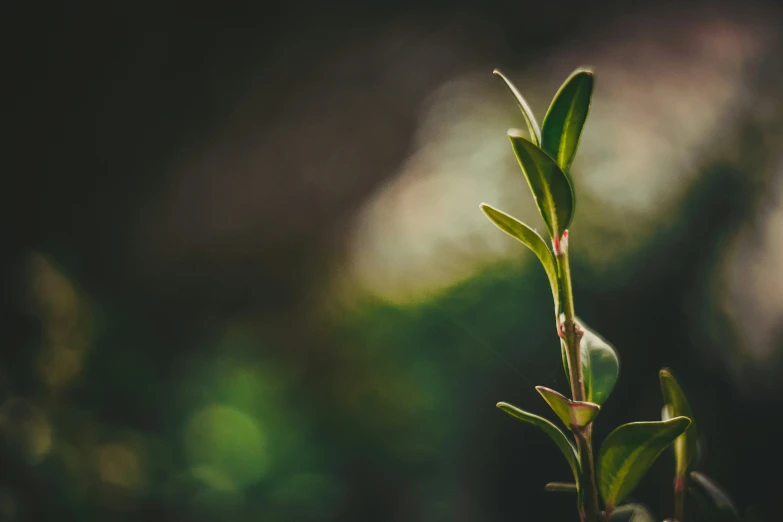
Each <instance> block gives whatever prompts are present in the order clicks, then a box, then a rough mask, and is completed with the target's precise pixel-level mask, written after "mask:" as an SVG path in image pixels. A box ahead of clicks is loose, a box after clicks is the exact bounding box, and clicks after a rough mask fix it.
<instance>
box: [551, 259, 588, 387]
mask: <svg viewBox="0 0 783 522" xmlns="http://www.w3.org/2000/svg"><path fill="white" fill-rule="evenodd" d="M555 262H556V263H557V273H558V277H559V279H560V304H561V309H560V313H561V315H562V317H561V318H560V320H561V324H560V325H558V327H559V328H560V332H561V335H562V336H563V342H564V343H565V345H566V355H567V359H568V376H569V379H570V381H571V398H572V399H573V400H575V401H584V400H585V380H584V373H583V371H582V358H581V353H580V343H579V341H580V337H581V336H580V335H578V334H577V330H576V321H575V313H574V294H573V290H572V289H571V265H570V263H569V260H568V252H567V251H566V252H563V253H559V254H557V255H556V256H555Z"/></svg>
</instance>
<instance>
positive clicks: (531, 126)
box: [492, 69, 541, 145]
mask: <svg viewBox="0 0 783 522" xmlns="http://www.w3.org/2000/svg"><path fill="white" fill-rule="evenodd" d="M492 74H494V75H495V76H499V77H500V79H502V80H503V81H504V82H506V87H508V90H509V91H511V94H513V95H514V98H515V99H516V100H517V104H518V105H519V108H520V109H521V110H522V115H523V116H524V117H525V122H526V123H527V130H528V131H529V132H530V141H532V142H533V143H535V144H536V145H538V144H540V143H541V130H540V129H539V128H538V122H537V121H536V118H535V116H533V111H532V110H531V109H530V105H528V104H527V101H525V98H523V97H522V93H520V92H519V89H517V87H516V85H514V84H513V83H512V82H511V80H509V79H508V78H506V76H505V75H504V74H503V73H502V72H500V69H495V70H494V71H492Z"/></svg>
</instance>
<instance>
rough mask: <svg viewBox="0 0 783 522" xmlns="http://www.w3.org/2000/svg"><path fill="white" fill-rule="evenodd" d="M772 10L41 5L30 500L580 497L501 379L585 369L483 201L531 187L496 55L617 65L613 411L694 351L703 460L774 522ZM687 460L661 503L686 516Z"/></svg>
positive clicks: (488, 517) (10, 278) (599, 302)
mask: <svg viewBox="0 0 783 522" xmlns="http://www.w3.org/2000/svg"><path fill="white" fill-rule="evenodd" d="M752 4H753V5H754V6H755V7H754V8H751V7H748V5H749V4H745V3H743V4H742V5H741V6H739V8H735V7H733V6H731V5H729V4H727V5H726V6H723V5H722V4H721V6H716V5H713V4H708V5H706V7H705V6H702V7H689V8H687V9H686V8H684V7H682V6H681V5H679V4H671V5H669V4H664V3H661V2H642V3H640V4H639V5H636V4H634V5H633V6H631V5H628V4H627V3H626V2H609V3H606V4H601V5H598V4H597V3H592V2H591V3H586V2H572V3H571V4H570V9H561V8H560V6H555V5H554V4H546V3H543V4H542V3H537V4H531V3H524V2H522V3H506V4H503V5H500V6H499V5H496V4H491V3H487V4H484V3H476V2H458V3H457V4H453V3H452V4H449V5H448V6H442V5H440V4H438V3H436V2H426V3H423V4H414V3H405V2H403V3H395V4H385V5H384V6H382V8H380V7H378V6H372V5H369V4H362V5H361V6H353V7H352V8H351V9H345V10H340V9H335V11H334V12H332V11H331V10H329V9H327V7H330V8H331V6H320V7H318V8H317V9H316V7H314V6H313V5H311V4H301V3H300V4H290V5H289V4H285V3H279V4H277V5H274V6H266V5H261V3H259V4H257V5H254V6H253V7H249V8H248V9H247V10H246V11H244V10H238V11H234V10H233V9H231V8H229V7H228V6H222V5H221V6H218V5H211V6H209V7H208V8H201V7H199V6H195V5H194V6H191V8H190V10H189V11H188V12H187V13H185V12H183V11H182V10H180V9H179V8H177V7H174V6H173V4H165V3H164V4H158V3H155V5H152V4H145V3H140V4H134V5H133V6H131V7H128V8H127V10H125V9H124V8H121V7H120V6H115V5H113V4H112V5H109V4H106V5H101V6H90V5H87V4H84V5H81V4H79V5H76V4H74V5H71V6H64V5H63V6H53V7H52V9H51V10H43V11H41V10H39V9H38V8H37V7H35V6H33V5H32V4H29V5H20V6H18V7H17V8H18V9H20V10H22V11H23V12H22V13H20V14H19V16H18V17H14V16H9V17H8V18H7V19H8V20H10V21H11V22H12V24H13V25H14V26H15V29H16V30H17V31H21V34H20V35H18V38H17V40H15V41H17V43H18V46H17V47H19V48H20V50H19V52H18V54H17V55H16V56H15V61H14V62H13V63H12V64H11V72H9V74H8V79H9V83H10V84H12V85H11V87H12V88H14V89H15V95H14V96H11V97H10V98H9V99H12V100H14V107H13V108H12V110H11V112H10V121H11V125H10V126H11V128H13V129H15V131H16V132H15V134H16V136H15V138H17V139H19V145H18V146H13V147H9V148H10V149H11V150H10V153H9V154H10V156H9V158H10V161H11V162H13V161H14V160H16V161H17V162H18V164H19V165H21V167H19V168H8V169H6V172H8V173H9V175H10V176H11V177H13V178H14V179H13V180H12V182H13V183H15V184H17V185H19V188H16V187H13V190H11V189H10V188H7V189H6V190H5V191H4V195H6V197H7V198H8V199H9V200H11V201H9V202H8V204H6V205H2V206H0V208H2V210H3V211H4V212H6V213H7V214H8V215H7V216H6V219H5V220H4V223H6V224H7V225H9V226H8V227H7V228H9V231H8V233H7V234H6V235H4V236H3V239H2V242H3V245H2V246H3V247H4V248H3V251H4V252H5V253H6V254H4V255H3V256H2V257H1V258H0V278H2V281H3V283H4V284H3V288H4V291H3V292H2V294H0V321H2V325H1V326H2V329H0V346H2V348H3V349H2V350H0V352H1V356H0V522H5V521H9V522H22V521H28V520H29V521H43V520H57V521H67V520H78V521H85V522H89V521H105V520H117V521H122V520H150V521H157V520H160V521H180V520H182V521H212V520H221V521H223V520H225V521H232V522H233V521H236V522H241V521H245V520H247V521H250V520H252V521H263V522H282V521H295V522H321V521H335V522H336V521H340V522H352V521H356V522H367V521H372V522H387V521H388V522H397V521H405V522H434V521H454V522H462V521H464V522H468V521H471V522H472V521H479V520H480V521H484V522H492V521H497V522H500V521H507V520H553V521H554V520H573V517H574V509H573V508H574V505H573V502H572V501H571V499H569V498H567V497H563V496H559V495H556V494H545V493H544V492H543V486H544V484H545V483H547V482H550V481H563V480H568V477H569V476H570V471H569V469H568V466H567V464H566V463H565V462H563V461H562V459H561V458H560V456H559V455H558V450H557V448H556V447H555V446H554V445H553V444H551V441H549V440H548V439H547V438H546V436H545V435H544V434H542V433H539V432H538V431H536V430H534V429H526V426H524V425H521V423H516V422H513V421H512V420H510V419H508V418H507V416H505V415H503V414H502V413H501V412H499V411H497V409H496V408H495V406H494V405H495V404H496V403H497V402H498V401H500V400H504V401H509V402H513V403H514V404H517V405H519V406H520V407H524V408H525V409H526V410H529V411H531V412H533V413H536V414H541V415H547V414H548V408H547V406H546V404H545V403H544V402H543V401H542V400H541V398H540V397H539V396H538V394H537V393H536V392H535V390H534V388H533V385H544V386H547V387H550V388H552V389H555V390H559V391H564V390H566V389H567V382H566V378H565V375H564V374H563V371H562V363H561V359H560V350H559V344H558V340H557V338H556V337H555V332H554V325H553V324H552V323H553V321H552V309H551V304H550V303H551V295H550V294H551V293H550V289H549V286H548V282H547V279H546V276H545V274H544V273H543V271H541V270H540V269H539V267H538V266H536V264H535V263H533V262H531V256H532V254H530V253H529V252H528V251H526V250H525V249H524V247H521V246H519V245H515V244H514V243H513V241H512V240H510V239H508V241H507V242H506V243H503V241H504V240H505V239H506V238H504V237H502V234H501V233H500V232H498V231H496V230H495V229H494V228H493V227H492V225H491V224H490V223H488V222H486V220H485V218H484V217H483V216H482V215H481V213H480V211H479V209H478V204H479V203H480V202H481V201H484V200H486V201H487V202H489V203H497V204H498V205H501V204H505V202H506V201H508V202H509V206H508V207H505V206H504V207H503V208H508V210H509V212H513V213H514V214H515V215H517V214H518V215H520V216H522V217H526V216H527V215H526V214H525V212H526V210H530V209H525V208H524V207H515V206H514V205H516V204H517V203H515V202H516V201H517V200H521V199H522V198H525V199H528V198H529V196H528V193H527V192H526V190H527V188H526V187H524V182H523V181H522V180H521V178H518V177H516V175H517V174H518V173H517V171H516V170H513V169H515V168H516V165H514V159H513V155H512V153H511V150H510V148H509V147H508V144H507V142H506V141H504V140H506V138H505V136H504V132H505V129H506V127H507V126H510V125H514V124H515V122H514V121H506V120H505V119H503V118H506V116H503V115H505V114H506V112H508V113H509V114H510V115H509V116H508V118H511V114H514V113H513V111H514V110H515V108H514V107H513V103H511V102H510V100H509V99H508V98H507V93H505V92H503V90H502V89H503V88H502V85H497V91H493V90H491V89H492V87H489V86H495V85H496V84H495V83H494V81H493V80H494V78H493V77H492V75H491V74H490V73H491V70H492V69H493V68H494V67H496V66H503V67H504V70H506V71H507V72H509V74H511V72H514V73H515V74H518V76H519V78H520V79H521V80H522V81H520V82H519V84H520V86H521V87H522V86H524V87H525V93H527V92H528V91H530V92H531V93H532V95H531V98H530V101H531V104H532V105H533V106H534V109H536V108H537V105H536V104H537V100H539V98H540V99H547V100H548V99H549V98H551V94H552V92H549V91H550V90H551V89H550V85H549V83H551V82H549V78H550V77H552V78H555V79H556V81H557V82H559V81H561V80H562V74H561V71H559V70H557V69H558V67H561V66H562V67H563V68H565V69H567V70H571V69H572V68H573V67H574V66H576V65H578V64H580V63H584V62H586V59H587V58H589V59H593V58H595V59H600V60H603V63H601V64H600V65H601V67H603V69H601V70H598V71H597V78H598V80H597V87H596V89H597V91H596V93H597V94H596V100H597V101H596V105H595V107H594V108H593V114H592V115H591V120H590V121H589V122H588V126H587V128H586V131H585V132H586V136H585V138H586V140H587V138H590V140H592V139H593V137H594V138H595V139H596V140H603V141H609V145H607V146H606V147H607V148H606V149H604V148H601V147H596V146H595V144H594V143H593V144H592V145H591V142H590V141H589V140H587V141H585V143H584V144H583V148H584V150H585V151H586V153H587V157H588V160H589V161H588V162H587V163H584V164H583V165H579V164H578V163H575V165H574V169H575V173H574V178H575V184H576V190H577V191H578V192H579V194H580V205H581V206H582V207H581V209H580V211H579V212H580V213H579V214H578V216H577V218H576V221H575V223H574V227H573V230H572V236H571V247H572V249H573V250H572V252H573V256H574V257H573V271H574V282H575V296H576V307H577V314H578V315H579V316H580V317H581V318H582V319H584V321H585V322H586V324H589V325H590V327H591V328H593V329H595V330H596V331H597V332H598V333H600V334H601V335H602V336H604V337H605V338H606V339H607V340H609V341H610V342H611V343H612V344H613V345H615V346H616V347H617V349H618V351H619V353H620V357H621V365H622V368H623V369H622V373H621V376H620V379H619V381H618V383H617V387H616V389H615V391H614V392H613V395H612V396H611V397H610V399H609V400H608V401H607V402H606V404H605V405H604V407H603V409H602V413H601V417H600V419H599V422H598V424H597V425H596V438H597V439H598V440H601V439H602V438H603V437H605V436H606V435H607V434H608V431H609V429H610V428H611V427H612V426H616V425H618V424H621V423H624V422H628V421H631V420H639V419H649V420H652V419H657V418H659V416H660V408H661V397H660V391H659V387H658V371H659V369H660V368H662V367H671V368H672V369H673V370H674V371H676V373H677V375H678V379H680V380H681V383H682V384H683V386H684V387H685V389H686V390H685V391H686V393H687V395H688V397H689V399H691V405H692V407H693V409H694V414H695V415H696V417H697V418H698V419H699V432H700V434H701V436H702V437H703V438H704V448H705V449H704V452H703V453H704V454H703V455H702V457H701V460H702V462H701V463H700V468H699V469H701V470H703V471H704V472H705V473H707V474H709V476H711V477H713V478H715V479H716V481H717V482H719V483H720V484H721V485H722V486H723V487H724V488H725V489H726V490H727V491H728V492H730V493H731V494H732V495H734V500H735V502H736V504H737V505H738V506H739V507H740V509H741V510H743V511H744V510H746V509H752V510H754V511H755V513H756V515H757V516H758V518H759V519H761V520H768V521H769V522H773V521H774V520H775V518H774V517H775V516H777V515H778V514H779V513H778V511H779V510H778V508H777V498H776V495H777V494H778V492H779V491H780V489H781V482H780V479H779V478H776V477H771V478H770V477H769V476H768V474H769V471H768V470H769V463H770V462H777V461H781V460H783V448H781V446H780V444H779V441H780V440H781V439H783V426H780V423H779V422H778V413H777V412H779V411H780V409H781V407H783V388H781V385H780V382H779V372H780V369H781V368H783V350H781V347H782V345H781V343H780V328H779V319H780V318H781V317H783V300H780V299H779V296H780V295H783V292H779V291H778V289H779V288H780V286H779V285H780V281H783V279H781V278H780V277H779V274H778V273H777V266H778V264H777V263H778V261H779V260H780V259H781V258H780V257H779V254H780V248H779V244H778V243H779V242H778V241H777V240H776V237H777V234H778V231H779V227H778V225H779V223H780V221H779V220H780V215H783V214H781V212H780V204H779V202H780V201H781V198H780V194H781V193H783V192H781V184H780V181H779V180H780V172H781V171H780V161H781V159H780V158H781V156H780V150H779V149H780V147H779V144H780V142H781V141H780V136H781V129H783V126H781V121H783V118H781V115H782V114H783V111H782V110H781V107H783V105H781V102H782V100H781V98H780V92H779V91H780V90H779V89H778V88H777V86H779V85H780V77H781V76H780V75H781V72H783V70H782V69H781V68H780V63H781V62H780V46H779V45H778V44H779V41H778V40H777V39H776V38H775V37H774V36H775V35H777V34H780V33H781V32H780V30H779V29H780V27H783V23H781V14H780V10H779V8H777V7H775V6H773V5H771V4H770V3H766V2H762V1H758V2H753V3H752ZM311 8H312V10H311ZM754 9H755V10H754ZM533 19H535V20H536V23H533V24H529V25H527V26H526V27H527V29H526V30H521V25H520V24H521V22H520V21H521V20H522V21H525V23H526V24H527V21H528V20H533ZM94 20H99V22H97V23H96V22H94ZM770 35H772V36H770ZM28 43H29V45H28ZM537 53H542V55H541V56H543V57H544V58H540V59H539V57H538V54H537ZM506 64H508V66H506ZM602 73H603V74H604V76H601V74H602ZM702 75H703V76H702ZM485 76H486V83H482V82H484V81H485V80H484V79H483V78H484V77H485ZM476 78H482V79H480V80H475V79H476ZM515 78H516V76H515ZM602 78H605V79H606V80H605V82H606V83H605V84H603V85H605V87H602V83H601V82H602ZM640 78H641V79H640ZM652 79H655V80H656V81H655V82H653V81H652ZM556 85H557V84H554V87H555V88H556ZM601 89H605V90H604V91H602V90H601ZM506 108H508V111H506ZM667 118H669V119H667ZM516 123H523V122H521V120H520V121H518V122H516ZM591 125H593V127H591ZM422 129H423V130H422ZM493 129H497V133H496V134H493V132H494V130H493ZM603 141H602V143H603ZM303 143H307V145H308V146H309V147H311V148H309V149H306V148H305V147H304V146H303ZM14 145H16V142H14ZM610 146H611V147H610ZM305 149H306V150H305ZM658 158H660V159H661V160H662V161H663V160H665V161H663V162H662V163H657V159H658ZM506 160H508V161H506ZM578 161H579V160H577V162H578ZM509 166H510V167H513V168H509ZM11 186H12V183H8V184H7V187H11ZM517 189H519V190H520V191H521V190H522V189H524V190H525V191H524V192H518V191H517ZM491 197H497V199H498V200H497V201H495V200H491V201H490V198H491ZM518 210H519V212H517V211H518ZM364 225H366V228H364ZM357 228H359V229H361V230H362V231H363V232H362V233H357V232H356V229H357ZM494 234H497V235H494ZM357 238H358V239H357ZM357 252H358V254H357ZM364 253H366V254H367V255H366V257H363V255H361V254H364ZM357 259H358V260H359V261H358V262H357ZM362 263H363V264H362ZM359 264H361V266H360V267H358V268H357V266H358V265H359ZM368 281H369V282H370V283H373V284H374V285H375V286H373V284H369V283H368ZM416 289H418V290H419V291H415V290H416ZM421 289H423V290H421ZM384 291H385V292H384ZM405 296H410V298H407V299H406V297H405ZM739 417H741V418H742V419H743V423H744V424H742V425H740V424H739V423H738V422H736V419H737V418H739ZM672 468H673V464H672V462H671V459H659V461H658V462H656V464H655V465H654V467H653V469H652V472H651V473H650V475H649V476H647V477H646V478H645V479H644V480H643V481H642V483H641V484H640V486H639V488H638V489H637V490H636V491H635V492H634V494H633V495H632V496H634V497H636V496H638V499H639V500H642V501H643V502H644V503H646V504H647V505H648V506H649V507H650V509H651V511H652V512H653V513H655V514H656V515H657V516H659V517H660V518H662V516H663V515H664V514H666V513H670V512H671V501H672V499H671V491H670V487H669V486H670V483H671V473H672Z"/></svg>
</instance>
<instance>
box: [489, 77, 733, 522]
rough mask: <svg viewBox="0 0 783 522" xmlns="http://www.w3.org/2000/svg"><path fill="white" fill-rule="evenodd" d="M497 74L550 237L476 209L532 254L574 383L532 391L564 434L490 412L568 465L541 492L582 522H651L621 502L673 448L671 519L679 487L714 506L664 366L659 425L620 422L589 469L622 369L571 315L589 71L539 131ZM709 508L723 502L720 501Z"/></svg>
mask: <svg viewBox="0 0 783 522" xmlns="http://www.w3.org/2000/svg"><path fill="white" fill-rule="evenodd" d="M495 74H496V75H497V76H499V77H500V78H501V79H502V80H503V81H504V82H505V84H506V86H507V87H508V89H509V91H510V92H511V94H512V95H513V97H514V98H515V100H516V102H517V105H518V106H519V108H520V110H521V112H522V115H523V117H524V120H525V123H526V126H527V131H526V132H525V131H522V130H518V129H511V130H509V131H508V137H509V139H510V141H511V147H512V150H513V152H514V154H515V156H516V158H517V161H518V163H519V166H520V167H521V170H522V173H523V174H524V176H525V179H526V180H527V183H528V185H529V187H530V191H531V193H532V195H533V199H534V201H535V203H536V206H537V207H538V210H539V212H540V214H541V217H542V218H543V221H544V224H545V226H546V231H547V233H548V236H549V237H548V239H549V240H548V241H547V240H545V239H544V238H543V237H542V236H541V235H540V234H539V233H538V232H536V230H534V229H533V228H531V227H530V226H528V225H526V224H525V223H522V222H521V221H520V220H518V219H517V218H515V217H513V216H511V215H509V214H508V213H506V212H503V211H502V210H499V209H497V208H495V207H493V206H491V205H488V204H486V203H482V204H481V206H480V208H481V210H482V211H483V212H484V214H485V215H486V216H487V217H488V218H489V219H490V221H492V222H493V223H494V224H495V225H496V226H497V227H498V228H500V230H502V231H503V232H505V233H506V234H508V235H510V236H511V237H513V238H515V239H517V240H518V241H520V242H521V243H522V244H523V245H525V246H526V247H527V248H529V249H530V250H531V251H532V252H533V253H534V254H535V255H536V257H537V258H538V260H539V262H540V263H541V266H542V267H543V268H544V272H545V273H546V275H547V278H548V280H549V284H550V287H551V290H552V299H553V303H554V311H555V323H556V327H557V331H558V335H559V336H560V338H561V343H560V344H561V353H562V356H563V366H564V370H565V372H566V375H567V376H568V377H569V382H571V383H572V390H571V392H572V396H573V397H572V398H568V397H567V396H565V395H563V394H562V393H559V392H557V391H555V390H551V389H549V388H546V387H543V386H537V387H536V390H537V391H538V392H539V394H540V395H541V396H542V398H543V399H544V401H545V402H546V403H547V405H549V407H550V408H551V410H552V412H553V413H554V414H555V416H556V417H557V419H558V420H559V421H560V423H561V424H562V425H563V426H564V427H565V430H564V429H563V428H561V427H559V426H558V425H557V424H555V423H554V422H552V421H550V420H548V419H546V418H544V417H541V416H538V415H534V414H532V413H529V412H527V411H524V410H522V409H520V408H518V407H516V406H514V405H512V404H508V403H506V402H500V403H498V405H497V406H498V408H500V409H501V410H503V411H504V412H506V413H508V414H509V415H511V416H513V417H515V418H517V419H519V420H521V421H523V422H526V423H528V424H532V425H534V426H536V427H538V428H539V429H540V430H542V431H543V432H544V433H546V434H547V436H549V438H550V439H552V441H554V443H555V444H556V445H557V447H558V448H559V449H560V451H561V453H562V454H563V456H564V457H565V459H566V461H567V462H568V464H569V466H570V468H571V471H572V473H573V479H574V483H573V484H561V483H552V484H549V485H548V486H547V489H548V490H551V491H576V492H577V497H578V500H577V502H578V509H579V512H580V515H581V517H582V520H583V521H585V520H586V521H588V522H594V521H597V520H608V519H612V520H631V519H632V520H635V521H638V522H643V521H646V520H652V517H651V516H650V515H649V512H648V511H647V510H646V509H645V508H643V507H642V506H640V505H635V504H633V505H622V504H621V503H622V502H623V501H624V500H626V499H627V498H628V496H629V494H630V493H631V492H632V491H633V490H634V488H635V487H636V486H637V485H638V483H639V482H640V480H641V479H642V478H643V477H644V475H645V474H646V472H647V471H648V470H649V468H650V466H651V465H652V464H653V462H655V460H656V459H657V458H658V456H659V455H660V454H661V453H662V452H663V451H664V450H665V449H666V448H667V447H669V446H672V445H673V447H674V455H675V463H676V474H675V479H676V480H675V504H676V505H678V506H680V508H677V509H676V510H677V511H678V512H677V513H676V516H677V517H678V520H679V522H682V518H683V514H682V510H681V505H682V502H681V501H682V499H681V498H680V497H678V495H681V494H682V495H684V493H681V491H680V490H681V489H683V490H684V489H685V488H686V482H690V483H694V484H698V485H699V486H701V489H702V490H705V491H707V496H709V495H712V496H713V500H714V499H715V498H716V495H718V493H717V492H718V491H719V490H718V489H717V486H714V484H713V483H712V482H711V481H709V480H708V479H706V478H705V477H703V475H700V474H698V473H697V474H695V475H694V474H693V473H691V475H688V471H689V469H690V467H689V466H690V465H691V464H692V462H693V461H694V459H695V455H696V451H697V435H696V426H695V423H694V422H693V421H692V419H693V414H692V412H691V409H690V406H689V405H688V401H687V400H686V398H685V395H684V393H683V392H682V388H681V387H680V386H679V384H678V383H677V381H676V380H675V379H674V377H673V376H672V374H671V372H670V371H669V370H667V369H664V370H662V371H661V373H660V381H661V389H662V393H663V399H664V407H663V415H662V418H661V420H657V421H645V422H631V423H628V424H625V425H622V426H619V427H618V428H616V429H615V430H614V431H612V432H611V433H610V434H609V435H608V436H607V437H606V438H605V440H604V441H603V443H602V444H601V446H600V450H599V451H598V455H597V458H596V460H595V465H594V463H593V455H592V424H593V422H594V421H595V420H596V419H597V417H598V414H599V413H600V411H601V408H602V406H603V404H604V403H605V401H606V400H607V399H608V398H609V396H610V394H611V392H612V390H613V389H614V386H615V383H616V382H617V378H618V376H619V370H620V364H619V357H618V355H617V352H616V350H615V349H614V347H613V346H612V345H610V344H609V343H608V342H607V341H606V340H605V339H603V338H602V337H601V336H600V335H598V334H597V333H596V332H594V331H593V330H591V329H590V328H588V327H587V326H586V325H585V324H584V323H583V322H582V321H580V320H579V319H578V318H577V317H576V316H575V315H574V312H573V296H572V295H571V293H572V290H571V281H570V277H571V276H570V269H569V268H568V266H569V265H568V241H569V236H568V228H569V227H570V225H571V223H572V221H573V219H574V213H575V209H576V195H575V191H574V186H573V181H572V176H571V172H570V170H571V165H572V163H573V161H574V157H575V156H576V152H577V149H578V145H579V140H580V137H581V135H582V130H583V128H584V126H585V122H586V121H587V116H588V113H589V110H590V104H591V100H592V94H593V87H594V75H593V73H592V72H591V71H590V70H588V69H584V68H580V69H577V70H576V71H574V72H573V73H572V74H571V76H570V77H569V78H568V79H567V80H566V81H565V83H564V84H563V85H562V87H561V88H560V89H559V90H558V92H557V94H556V95H555V97H554V99H553V101H552V103H551V105H550V107H549V109H548V111H547V113H546V116H545V117H544V120H543V125H541V126H539V124H538V122H537V120H536V118H535V116H534V114H533V112H532V110H531V109H530V106H529V104H528V103H527V101H526V100H525V99H524V97H523V96H522V94H521V93H520V92H519V90H518V89H517V88H516V86H515V85H514V84H513V83H512V82H511V81H510V80H509V79H508V78H507V77H506V76H505V75H503V73H501V72H500V71H498V70H496V71H495ZM567 328H571V329H572V330H571V332H566V330H565V329H567ZM564 332H565V333H564ZM569 334H570V335H569ZM569 343H571V345H569ZM574 357H577V358H578V362H577V361H576V360H572V359H574ZM577 389H578V391H577ZM577 398H579V399H580V400H576V399H577ZM569 432H570V433H569ZM707 484H709V485H707ZM678 488H679V489H678ZM598 493H600V497H601V499H602V500H603V506H604V508H603V510H601V511H600V512H594V513H591V512H590V509H591V508H590V503H589V497H590V495H591V494H592V495H593V497H594V498H595V497H596V496H597V494H598ZM715 502H717V503H720V502H721V500H715ZM729 505H730V503H729ZM593 509H594V510H595V508H593Z"/></svg>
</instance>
